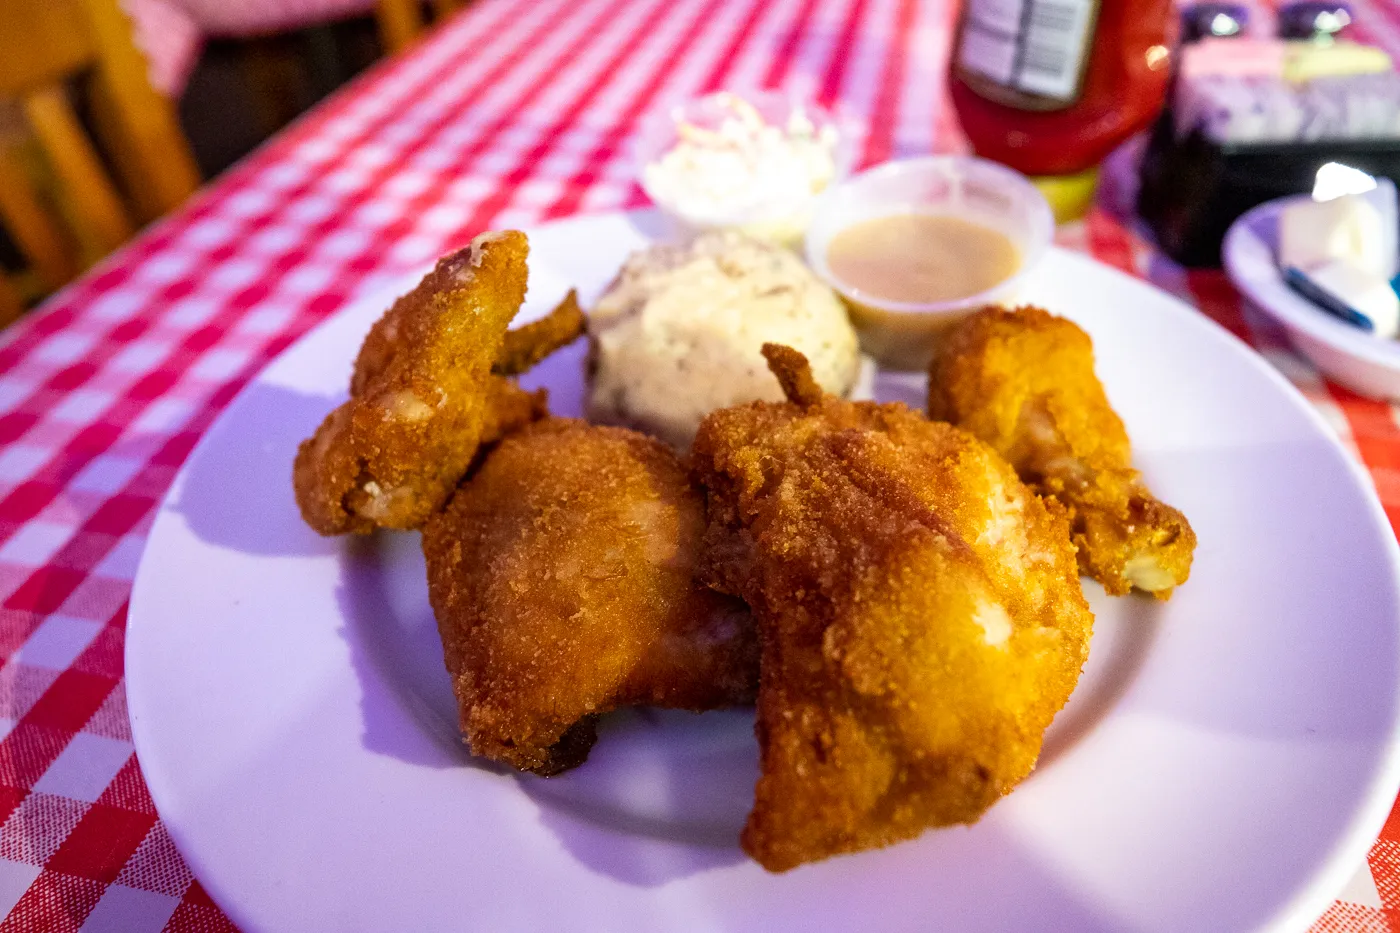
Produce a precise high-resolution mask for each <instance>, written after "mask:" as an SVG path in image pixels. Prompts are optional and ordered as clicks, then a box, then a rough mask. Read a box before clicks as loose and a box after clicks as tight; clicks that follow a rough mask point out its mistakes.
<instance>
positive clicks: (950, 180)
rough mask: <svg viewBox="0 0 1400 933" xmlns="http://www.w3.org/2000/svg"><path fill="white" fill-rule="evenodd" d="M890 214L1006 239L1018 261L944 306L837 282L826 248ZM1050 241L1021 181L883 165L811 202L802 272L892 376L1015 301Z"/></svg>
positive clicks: (958, 162) (922, 363) (976, 167)
mask: <svg viewBox="0 0 1400 933" xmlns="http://www.w3.org/2000/svg"><path fill="white" fill-rule="evenodd" d="M891 214H937V215H949V216H954V217H960V218H963V219H966V220H971V221H975V222H977V223H980V224H982V225H984V226H987V227H990V228H992V229H993V230H996V231H998V232H1000V233H1002V234H1005V235H1006V236H1007V237H1008V238H1009V239H1010V240H1011V242H1012V243H1014V244H1015V245H1016V250H1017V252H1018V253H1019V254H1020V260H1021V261H1020V264H1019V265H1018V266H1017V268H1016V271H1015V272H1014V273H1013V274H1012V275H1011V276H1010V277H1008V278H1005V279H1003V280H1002V281H1001V282H999V283H997V284H996V285H994V286H992V287H991V288H989V289H986V290H984V291H981V292H978V293H977V294H975V295H968V296H967V297H965V298H958V299H955V300H951V301H931V302H906V301H890V300H888V299H885V298H881V297H879V296H876V295H872V294H870V293H869V292H867V291H863V290H862V289H859V288H856V287H855V286H854V285H851V284H850V283H849V282H845V281H842V280H841V279H840V278H838V277H837V276H836V275H835V274H833V273H832V271H831V267H830V265H829V264H828V263H827V256H826V252H827V247H828V245H829V244H830V243H831V240H832V238H834V237H835V236H836V235H837V234H838V233H840V232H841V231H842V230H845V229H846V228H847V227H850V226H852V225H854V224H858V223H860V222H861V221H865V220H872V219H874V218H876V217H886V216H889V215H891ZM1054 234H1055V218H1054V215H1053V214H1052V213H1051V211H1050V205H1049V204H1047V203H1046V201H1045V197H1044V196H1043V195H1042V194H1041V193H1040V192H1039V191H1038V190H1037V189H1036V187H1035V186H1034V185H1032V184H1031V183H1030V182H1029V181H1027V180H1026V178H1025V176H1023V175H1021V174H1019V173H1017V172H1014V171H1012V170H1011V169H1009V168H1006V167H1005V166H1001V165H998V164H996V163H995V162H988V161H987V160H985V159H977V158H973V157H970V156H927V157H923V158H917V159H901V160H898V161H894V162H886V163H884V164H883V165H878V166H876V167H875V168H872V169H868V170H867V171H864V172H861V173H860V174H859V175H856V176H855V177H853V178H851V179H849V180H847V181H844V182H842V183H840V184H838V185H833V186H832V187H831V189H830V190H828V191H827V193H826V194H824V195H822V197H821V198H820V199H819V200H818V201H817V207H816V211H815V212H814V213H813V215H812V223H811V226H809V227H808V228H807V264H808V265H809V266H811V267H812V271H813V272H815V273H816V274H817V275H818V276H820V277H821V279H822V280H823V281H825V282H826V283H827V284H828V285H830V286H831V287H832V288H834V289H836V291H837V292H838V293H839V294H840V295H841V296H842V297H843V298H845V299H846V304H847V306H848V307H849V308H850V311H851V319H852V321H853V322H854V323H855V325H856V330H857V331H859V333H860V340H861V346H862V348H863V349H865V350H866V351H867V352H869V353H871V354H872V355H874V356H875V358H876V359H878V360H879V361H880V362H881V363H882V364H884V365H885V366H887V367H891V368H895V369H924V368H926V367H927V366H928V360H929V356H930V354H931V353H932V350H933V345H934V343H936V341H937V339H938V334H939V333H940V332H941V331H942V330H944V329H945V328H946V327H947V326H948V325H949V324H952V323H953V322H955V321H957V320H959V319H961V318H963V317H964V316H966V315H967V314H969V313H971V312H972V311H974V310H976V309H978V308H981V307H983V306H985V305H989V304H996V303H998V302H1007V301H1012V300H1014V298H1015V296H1016V293H1017V289H1018V288H1019V286H1020V284H1021V281H1022V279H1024V278H1025V276H1026V274H1027V273H1028V272H1029V271H1030V270H1031V269H1033V268H1034V267H1035V265H1036V263H1038V262H1039V261H1040V259H1041V257H1042V256H1043V255H1044V254H1045V249H1046V247H1048V246H1049V245H1050V240H1051V239H1052V238H1053V236H1054Z"/></svg>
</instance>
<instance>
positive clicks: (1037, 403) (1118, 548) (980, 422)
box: [928, 307, 1196, 599]
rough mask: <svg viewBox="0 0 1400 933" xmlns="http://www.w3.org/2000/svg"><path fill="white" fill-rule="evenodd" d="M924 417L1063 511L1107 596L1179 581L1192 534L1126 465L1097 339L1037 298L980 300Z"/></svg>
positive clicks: (1185, 571) (944, 353)
mask: <svg viewBox="0 0 1400 933" xmlns="http://www.w3.org/2000/svg"><path fill="white" fill-rule="evenodd" d="M928 410H929V417H931V418H937V419H942V420H946V421H948V422H951V423H952V424H954V425H957V426H958V427H960V428H963V429H964V430H967V431H970V432H971V433H973V434H975V435H976V436H977V437H979V438H981V439H982V440H983V441H985V442H986V443H988V444H990V445H991V446H992V447H993V448H995V449H996V451H997V452H998V453H1000V454H1001V455H1002V456H1003V457H1005V458H1006V459H1007V460H1008V461H1009V462H1010V463H1011V465H1012V466H1013V467H1015V468H1016V472H1017V473H1018V474H1020V476H1021V478H1022V479H1023V480H1024V481H1025V482H1026V483H1028V484H1029V485H1030V486H1031V487H1032V488H1034V489H1035V490H1036V491H1037V492H1039V493H1040V494H1041V495H1042V496H1046V497H1049V498H1052V499H1054V500H1055V501H1057V502H1060V503H1061V504H1063V505H1064V506H1065V508H1066V509H1068V511H1069V515H1070V523H1071V528H1072V533H1073V536H1074V543H1075V546H1076V547H1077V548H1078V550H1079V567H1080V570H1081V571H1082V572H1083V573H1085V574H1086V575H1088V576H1091V577H1093V578H1094V579H1095V580H1098V581H1099V582H1100V583H1102V584H1103V587H1104V589H1105V590H1107V591H1108V592H1110V593H1113V594H1115V595H1122V594H1124V593H1127V592H1128V591H1129V590H1131V589H1132V588H1133V587H1137V588H1138V589H1140V590H1145V591H1146V592H1149V593H1151V594H1153V595H1154V596H1156V597H1158V598H1159V599H1166V598H1168V597H1169V596H1171V592H1172V589H1173V588H1174V587H1177V586H1180V585H1181V584H1182V583H1184V582H1186V578H1187V577H1188V576H1189V575H1190V573H1191V558H1192V555H1193V553H1194V552H1195V549H1196V534H1195V532H1194V531H1192V529H1191V524H1190V522H1188V521H1187V520H1186V516H1185V515H1183V514H1182V513H1181V512H1180V511H1178V510H1177V509H1174V508H1172V507H1171V506H1169V505H1167V504H1165V503H1163V502H1161V501H1159V500H1158V499H1157V498H1156V497H1155V496H1153V495H1152V493H1151V491H1150V490H1149V489H1148V488H1147V486H1146V485H1145V484H1144V483H1143V482H1142V478H1141V477H1140V476H1139V474H1138V472H1137V471H1136V470H1134V469H1133V468H1132V450H1131V446H1130V444H1129V441H1128V432H1127V431H1126V430H1125V429H1124V427H1123V421H1122V419H1120V418H1119V417H1118V414H1117V413H1116V412H1115V411H1114V410H1113V408H1112V406H1111V405H1109V403H1108V397H1107V395H1105V393H1104V389H1103V385H1102V383H1100V382H1099V380H1098V377H1097V376H1096V375H1095V374H1094V347H1093V342H1092V341H1091V340H1090V339H1089V335H1088V334H1086V333H1084V331H1083V330H1081V329H1080V328H1079V327H1078V326H1077V325H1075V324H1074V323H1073V322H1071V321H1068V320H1065V319H1064V318H1061V317H1056V316H1055V315H1053V314H1050V313H1049V312H1047V311H1044V310H1042V309H1040V308H1031V307H1026V308H1019V309H1017V310H1014V311H1008V310H1005V309H1002V308H987V309H984V310H982V311H979V312H978V313H976V314H974V315H971V316H970V317H968V318H967V319H966V320H964V321H963V322H962V323H960V324H959V325H958V326H957V327H956V328H954V329H953V330H952V331H951V332H950V333H949V334H948V336H947V337H946V339H945V340H944V342H943V344H942V346H941V348H940V350H939V352H938V353H937V354H936V355H935V357H934V361H933V364H932V366H931V368H930V372H929V401H928Z"/></svg>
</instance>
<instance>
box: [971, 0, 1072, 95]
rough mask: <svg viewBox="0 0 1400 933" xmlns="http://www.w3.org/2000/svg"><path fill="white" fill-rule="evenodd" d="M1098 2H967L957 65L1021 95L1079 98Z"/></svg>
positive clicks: (1047, 0)
mask: <svg viewBox="0 0 1400 933" xmlns="http://www.w3.org/2000/svg"><path fill="white" fill-rule="evenodd" d="M1097 6H1098V0H967V9H966V14H965V18H964V20H963V31H962V42H961V43H960V44H959V46H958V64H959V66H961V67H962V68H963V69H965V70H967V71H972V72H975V73H977V74H979V75H982V76H983V77H985V78H987V79H989V80H991V81H994V82H996V83H997V84H1000V85H1002V86H1003V87H1007V88H1011V89H1014V90H1017V91H1023V92H1025V93H1027V94H1037V95H1039V96H1041V97H1048V98H1051V99H1053V100H1057V101H1063V102H1065V103H1071V102H1073V101H1074V100H1075V99H1076V98H1077V97H1078V96H1079V85H1080V80H1081V78H1082V76H1083V74H1084V63H1085V59H1086V58H1087V57H1088V54H1089V47H1090V39H1091V38H1092V32H1093V30H1092V28H1091V27H1092V26H1093V23H1094V14H1095V13H1096V12H1097Z"/></svg>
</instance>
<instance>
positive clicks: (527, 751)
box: [423, 418, 758, 775]
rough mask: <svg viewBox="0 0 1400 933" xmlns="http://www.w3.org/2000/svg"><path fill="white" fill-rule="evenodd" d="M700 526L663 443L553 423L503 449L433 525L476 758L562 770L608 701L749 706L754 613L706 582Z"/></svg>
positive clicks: (429, 537)
mask: <svg viewBox="0 0 1400 933" xmlns="http://www.w3.org/2000/svg"><path fill="white" fill-rule="evenodd" d="M704 528H705V514H704V504H703V498H702V496H701V493H700V491H699V490H698V489H697V488H696V487H695V486H694V485H692V482H691V480H690V477H689V476H688V475H687V474H686V472H685V469H684V467H683V466H682V465H681V463H680V461H679V460H678V459H677V457H676V455H675V453H673V452H672V451H671V450H670V448H668V447H666V446H665V445H664V444H662V443H661V442H660V441H656V440H653V439H651V438H647V437H645V436H643V435H641V434H637V433H635V432H633V431H628V430H625V429H621V428H607V427H596V426H592V425H588V424H586V423H584V422H582V421H575V420H569V419H559V418H552V419H547V420H545V421H541V422H539V423H537V424H534V425H532V426H530V427H528V428H525V429H524V430H522V431H520V432H518V433H515V434H512V435H511V436H510V437H508V438H506V439H505V440H504V441H503V442H502V443H501V444H500V446H498V447H497V448H495V450H493V451H492V452H491V453H490V454H489V455H488V456H487V457H486V459H485V461H484V462H483V463H482V465H481V467H480V469H479V470H478V471H477V473H476V474H475V475H474V476H473V477H472V479H471V480H470V481H468V482H467V483H466V484H464V485H463V487H462V488H461V490H460V491H459V492H458V493H457V494H456V496H454V497H453V499H452V501H451V503H450V504H449V506H448V508H447V510H446V511H445V512H444V513H442V514H440V515H438V516H436V517H434V518H433V519H431V520H430V521H429V522H428V523H427V525H426V526H425V527H424V529H423V553H424V556H425V557H426V558H427V565H428V589H429V594H430V597H431V600H432V605H433V610H434V612H435V614H436V615H437V620H438V628H439V631H440V632H441V634H442V642H443V649H444V654H445V657H446V661H447V668H448V671H449V672H450V674H451V676H452V681H453V688H454V690H455V691H456V694H457V700H458V703H459V706H460V710H461V727H462V733H463V735H464V736H465V737H466V740H467V744H468V745H469V746H470V748H471V750H472V752H474V753H475V754H477V755H482V756H485V757H487V758H491V759H494V760H496V761H500V762H504V763H505V764H509V765H511V766H512V767H515V768H519V769H521V770H524V771H534V772H536V773H538V774H545V775H548V774H555V773H557V772H559V771H562V770H564V769H566V768H570V767H573V766H574V765H577V764H579V763H581V762H582V761H583V760H584V758H586V757H587V755H588V751H589V748H590V747H591V746H592V744H593V740H594V722H595V720H596V719H597V717H598V715H599V714H601V713H605V712H607V711H609V710H612V709H616V708H619V707H624V706H638V705H646V706H661V707H670V708H676V709H688V710H697V711H699V710H706V709H713V708H716V707H722V706H731V705H734V704H738V703H745V702H751V701H752V699H753V695H754V691H755V686H756V683H757V679H758V651H757V644H756V639H755V635H754V632H753V624H752V620H751V618H750V617H749V615H748V612H747V611H746V610H745V608H744V606H743V604H742V603H740V602H739V601H737V600H734V599H730V598H729V597H725V596H721V595H720V594H718V593H715V592H713V591H711V590H708V589H706V588H705V587H703V586H701V585H700V584H699V583H697V582H696V581H695V579H694V576H693V572H694V565H695V561H696V559H697V555H698V552H699V547H700V540H701V536H702V535H703V533H704Z"/></svg>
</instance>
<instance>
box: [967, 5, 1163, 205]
mask: <svg viewBox="0 0 1400 933" xmlns="http://www.w3.org/2000/svg"><path fill="white" fill-rule="evenodd" d="M1175 30H1176V15H1175V7H1174V4H1173V2H1172V0H965V3H964V6H963V11H962V18H961V20H960V22H959V26H958V34H957V38H956V40H955V42H954V45H953V54H952V61H951V65H950V74H949V88H950V91H951V93H952V98H953V106H954V107H955V108H956V109H957V112H958V118H959V120H960V121H961V122H962V127H963V132H964V133H966V134H967V137H968V139H969V140H970V141H971V143H972V147H973V149H974V150H975V151H976V152H977V154H978V155H980V156H983V157H985V158H988V159H993V160H995V161H997V162H1001V163H1003V164H1005V165H1009V166H1010V167H1012V168H1014V169H1016V170H1017V171H1019V172H1022V173H1024V174H1026V175H1030V176H1031V179H1032V181H1034V182H1036V184H1037V185H1038V186H1039V187H1040V188H1041V190H1042V191H1043V192H1044V193H1045V195H1046V197H1047V198H1048V199H1049V201H1050V203H1051V206H1052V207H1053V208H1054V209H1055V215H1056V218H1057V219H1059V220H1068V219H1071V218H1073V217H1077V216H1081V215H1083V214H1084V213H1085V212H1086V211H1087V210H1088V208H1089V205H1090V204H1091V203H1092V202H1093V195H1094V187H1095V185H1096V184H1097V181H1098V165H1099V163H1100V162H1102V161H1103V159H1104V157H1105V156H1107V155H1108V154H1109V153H1110V152H1111V151H1112V150H1113V149H1114V148H1115V147H1116V146H1118V145H1119V144H1120V143H1122V142H1123V141H1124V140H1126V139H1127V138H1128V137H1129V136H1131V135H1133V134H1134V133H1136V132H1137V131H1138V130H1141V129H1143V128H1144V127H1146V126H1147V125H1148V124H1149V123H1151V122H1152V120H1153V119H1154V118H1155V117H1156V116H1157V113H1158V111H1160V110H1161V108H1162V102H1163V100H1164V99H1165V97H1166V91H1167V81H1168V77H1169V74H1170V71H1171V68H1170V64H1171V55H1172V52H1171V47H1172V40H1173V39H1174V33H1175Z"/></svg>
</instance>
